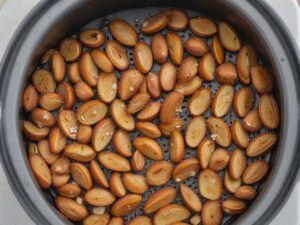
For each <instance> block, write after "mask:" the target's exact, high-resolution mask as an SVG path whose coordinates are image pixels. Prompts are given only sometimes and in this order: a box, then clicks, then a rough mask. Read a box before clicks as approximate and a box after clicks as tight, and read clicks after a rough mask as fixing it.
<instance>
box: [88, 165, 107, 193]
mask: <svg viewBox="0 0 300 225" xmlns="http://www.w3.org/2000/svg"><path fill="white" fill-rule="evenodd" d="M89 168H90V172H91V175H92V177H93V178H94V180H95V182H96V183H97V184H98V185H100V186H101V187H103V188H108V187H109V185H108V182H107V179H106V176H105V174H104V172H103V170H102V169H101V167H100V166H99V164H98V163H97V162H96V161H95V160H92V161H91V162H90V167H89Z"/></svg>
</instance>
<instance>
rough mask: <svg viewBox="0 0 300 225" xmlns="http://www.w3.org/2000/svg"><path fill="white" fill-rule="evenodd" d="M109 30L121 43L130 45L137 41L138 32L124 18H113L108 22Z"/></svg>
mask: <svg viewBox="0 0 300 225" xmlns="http://www.w3.org/2000/svg"><path fill="white" fill-rule="evenodd" d="M108 29H109V32H110V33H111V34H112V36H113V37H114V38H115V39H116V40H117V41H119V42H120V43H122V44H123V45H126V46H129V47H132V46H135V45H136V43H137V41H138V34H137V33H136V31H135V29H134V28H133V27H132V25H131V24H129V23H128V22H126V21H124V20H119V19H114V20H112V21H111V22H110V23H109V24H108Z"/></svg>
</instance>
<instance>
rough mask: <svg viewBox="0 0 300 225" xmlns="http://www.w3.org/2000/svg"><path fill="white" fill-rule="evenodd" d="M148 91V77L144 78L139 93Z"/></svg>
mask: <svg viewBox="0 0 300 225" xmlns="http://www.w3.org/2000/svg"><path fill="white" fill-rule="evenodd" d="M147 92H148V90H147V81H146V79H144V80H143V83H142V84H141V87H140V90H139V93H147Z"/></svg>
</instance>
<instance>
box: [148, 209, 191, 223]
mask: <svg viewBox="0 0 300 225" xmlns="http://www.w3.org/2000/svg"><path fill="white" fill-rule="evenodd" d="M190 215H191V213H190V211H189V210H188V209H187V208H185V207H184V206H182V205H177V204H170V205H166V206H164V207H162V208H160V209H159V210H158V211H157V212H156V213H155V215H154V217H153V222H154V224H156V225H167V224H174V223H176V222H180V221H183V220H186V219H187V218H188V217H189V216H190Z"/></svg>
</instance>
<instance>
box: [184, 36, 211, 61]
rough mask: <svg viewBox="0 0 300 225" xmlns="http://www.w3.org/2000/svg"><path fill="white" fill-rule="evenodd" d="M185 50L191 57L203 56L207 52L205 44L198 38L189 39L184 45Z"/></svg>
mask: <svg viewBox="0 0 300 225" xmlns="http://www.w3.org/2000/svg"><path fill="white" fill-rule="evenodd" d="M184 47H185V49H186V50H187V51H188V52H189V53H190V54H191V55H193V56H198V57H200V56H203V55H204V54H205V53H207V52H208V51H209V49H208V45H207V43H206V42H205V41H204V40H203V39H201V38H198V37H191V38H190V39H188V40H187V41H186V42H185V43H184Z"/></svg>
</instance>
